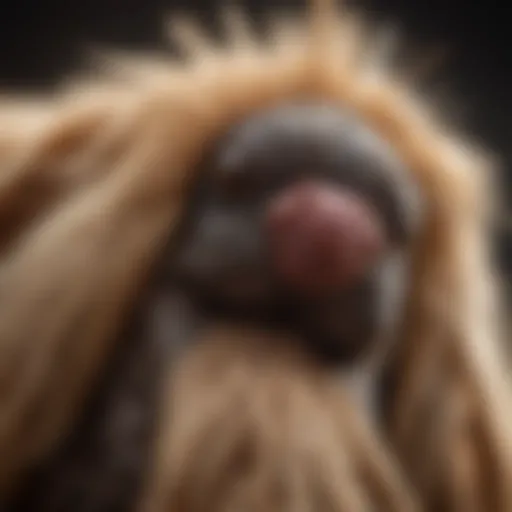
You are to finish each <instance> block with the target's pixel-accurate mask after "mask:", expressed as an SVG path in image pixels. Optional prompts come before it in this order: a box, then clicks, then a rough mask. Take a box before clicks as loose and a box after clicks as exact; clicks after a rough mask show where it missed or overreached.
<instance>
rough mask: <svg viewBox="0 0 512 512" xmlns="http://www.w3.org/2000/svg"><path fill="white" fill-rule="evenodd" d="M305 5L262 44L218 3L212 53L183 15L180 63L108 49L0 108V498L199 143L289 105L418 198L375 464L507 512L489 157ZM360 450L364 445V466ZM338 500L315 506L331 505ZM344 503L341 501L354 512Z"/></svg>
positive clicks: (55, 407) (436, 490)
mask: <svg viewBox="0 0 512 512" xmlns="http://www.w3.org/2000/svg"><path fill="white" fill-rule="evenodd" d="M312 4H313V6H312V7H313V9H312V14H311V16H310V17H309V18H308V19H307V20H306V21H307V22H306V21H305V22H301V21H300V20H296V21H293V22H290V21H289V20H287V19H285V20H283V22H282V23H280V22H279V23H276V24H275V26H274V27H273V28H272V30H270V29H269V33H268V38H267V39H266V40H265V41H263V42H257V41H256V39H255V38H254V37H251V36H250V32H249V31H248V30H247V29H245V28H244V27H243V20H242V19H241V18H240V17H238V16H235V15H233V13H234V11H230V13H231V14H229V15H226V16H225V18H226V20H228V21H229V22H228V24H227V25H228V28H229V31H228V32H229V34H230V35H231V38H232V39H231V43H230V44H228V45H226V46H224V47H215V46H214V45H213V44H212V43H210V42H208V41H206V40H204V39H203V38H202V37H201V36H200V35H199V34H198V33H197V32H196V31H195V30H194V29H193V27H192V26H191V25H190V24H188V23H185V22H181V23H179V24H178V25H177V27H176V30H175V32H174V33H175V34H178V36H179V39H180V41H181V42H182V44H183V48H184V49H185V50H186V52H187V55H188V56H187V58H185V59H181V60H178V61H162V60H161V59H156V58H155V59H152V58H150V57H148V56H144V57H141V58H135V57H127V58H122V57H121V56H119V55H116V56H114V58H113V59H111V61H110V64H111V65H110V66H109V67H108V66H107V67H106V73H105V76H104V77H98V78H93V79H91V80H89V81H84V80H81V81H80V84H79V85H78V86H77V85H73V86H72V87H70V88H69V89H68V90H67V91H60V92H58V93H57V94H56V95H55V96H54V97H53V98H43V99H40V100H27V99H23V98H22V99H17V100H14V99H13V98H11V97H9V96H7V97H5V98H4V99H3V100H2V103H1V106H0V165H1V168H2V173H1V175H0V226H1V227H2V231H1V233H2V236H1V237H0V247H1V248H2V260H1V266H0V290H1V293H2V307H0V393H1V400H0V493H7V492H9V491H10V490H11V489H12V488H13V486H15V485H16V484H17V483H18V482H19V480H20V479H21V478H22V477H23V475H24V472H25V471H26V470H27V469H28V468H30V467H31V466H33V465H34V464H36V463H37V462H38V461H40V460H41V459H42V458H43V457H44V456H45V455H47V454H48V453H49V452H50V451H51V450H53V449H54V447H55V446H56V445H57V443H58V442H59V439H60V437H61V435H62V434H63V433H65V432H66V431H68V430H69V429H71V428H72V426H73V421H74V419H75V417H76V416H77V412H78V411H80V409H81V407H82V403H83V400H84V399H85V398H86V396H87V394H88V391H89V390H90V388H91V386H92V384H93V383H94V379H95V377H96V375H97V374H98V372H99V370H100V368H101V367H102V366H103V365H104V364H105V362H106V361H107V360H108V355H109V353H110V351H111V349H112V348H113V340H115V338H116V336H115V334H116V333H117V332H118V330H119V328H120V326H121V325H122V323H123V322H124V315H125V314H126V313H127V312H128V311H129V308H130V305H131V303H132V302H133V300H134V299H135V297H136V296H137V294H138V292H139V290H140V287H141V286H143V284H144V282H145V279H146V276H147V273H148V271H149V269H150V268H151V266H152V264H153V263H154V261H155V260H156V258H157V256H158V255H159V253H160V251H161V249H162V247H163V245H164V244H165V243H166V241H167V239H168V237H169V236H170V235H171V234H172V231H173V227H174V226H175V225H176V223H177V222H178V221H179V218H180V213H181V211H182V209H183V206H184V204H183V202H184V198H185V192H186V189H187V186H188V183H189V180H190V179H191V178H193V172H191V169H193V168H194V164H195V163H196V161H197V159H198V158H199V156H200V155H201V153H202V151H203V150H204V147H205V145H207V144H208V143H209V142H211V141H212V140H214V139H215V138H216V137H217V136H219V135H220V134H221V133H222V132H223V131H224V130H225V129H226V128H227V127H229V126H230V125H231V124H232V123H233V122H235V121H237V120H239V119H241V118H243V117H246V116H249V115H251V113H253V112H255V111H257V110H259V109H261V108H268V107H269V106H271V105H273V104H278V103H280V102H283V101H288V100H292V99H293V98H296V97H301V96H304V95H307V96H309V97H318V98H322V99H326V100H329V101H331V102H333V103H338V104H340V105H344V106H349V107H351V108H353V109H354V110H355V111H356V112H357V113H358V114H359V115H360V116H361V117H362V118H363V119H365V121H366V122H367V123H368V124H369V125H370V126H372V127H373V128H374V129H375V130H376V131H377V132H378V133H379V134H380V135H381V136H382V137H384V138H385V139H387V140H388V141H389V142H390V143H391V144H392V145H393V146H394V148H395V149H396V151H398V152H399V154H400V155H401V157H402V159H403V160H404V161H405V162H406V163H407V165H408V167H409V168H410V170H411V172H412V173H414V176H415V178H416V179H417V180H418V182H419V183H420V184H421V186H422V189H423V192H424V194H425V196H426V199H427V206H428V212H429V213H428V222H427V224H426V225H425V226H424V230H423V232H422V235H421V237H420V240H419V241H418V243H417V247H416V248H415V249H416V254H415V261H414V263H415V271H414V276H413V280H412V283H411V290H410V297H409V300H408V310H407V315H406V317H407V323H406V325H405V326H404V328H403V332H402V335H401V339H400V343H399V353H400V358H399V362H398V364H397V367H396V369H395V374H396V379H397V383H396V392H395V393H394V395H393V396H392V400H391V405H390V407H389V410H387V411H385V412H386V414H385V416H386V421H387V425H386V428H385V429H384V432H383V434H384V435H385V437H386V438H387V439H388V442H389V447H390V448H389V450H387V451H388V452H389V454H388V456H389V457H390V460H391V459H392V460H396V467H397V472H398V473H401V474H402V475H406V477H407V481H408V486H409V488H410V489H414V493H415V494H416V495H417V498H416V500H417V506H418V507H419V508H420V509H425V510H447V511H459V510H460V511H464V512H472V511H475V512H480V511H486V512H487V511H489V510H492V511H495V512H509V511H510V510H512V408H511V407H510V396H511V395H510V388H509V382H508V376H507V361H506V359H505V357H504V356H503V354H502V347H501V346H500V343H499V338H500V333H499V328H498V327H499V325H500V319H499V315H498V314H497V303H496V293H495V285H494V276H493V275H492V269H491V265H490V263H489V261H488V259H489V258H488V255H487V254H486V246H487V244H486V240H485V237H486V235H487V233H486V230H485V226H486V222H487V216H488V214H489V206H490V203H491V202H492V200H493V198H494V195H493V192H492V190H491V187H490V183H489V177H490V174H491V168H492V166H491V165H490V163H489V159H488V158H487V156H486V155H484V154H483V153H482V152H480V151H476V150H475V149H474V148H473V147H472V146H470V145H469V144H466V143H464V141H463V140H462V139H461V138H460V137H456V136H454V135H453V134H452V133H451V132H450V130H449V129H448V128H447V127H446V126H444V125H443V124H442V123H441V122H440V121H439V120H438V119H436V118H435V116H434V115H433V113H432V109H431V108H430V106H429V105H428V102H425V101H422V100H420V99H419V98H418V97H417V95H416V93H415V92H414V87H412V84H411V83H410V82H408V81H407V80H406V78H405V77H403V76H400V75H399V74H396V73H395V72H393V71H392V69H391V68H390V67H389V66H388V64H387V63H386V62H384V61H382V60H380V59H379V58H377V54H378V52H372V51H371V50H372V45H371V42H372V38H371V37H370V35H369V34H368V33H367V32H365V30H364V26H363V24H362V23H361V22H360V18H358V17H356V16H353V15H351V14H350V13H343V12H341V11H338V10H336V9H335V7H334V6H333V5H332V3H331V2H329V1H328V0H317V1H313V2H312ZM377 46H378V45H377ZM373 48H374V49H375V46H374V47H373ZM491 206H492V205H491ZM280 361H281V362H282V363H283V365H284V366H285V367H284V368H283V372H284V375H287V374H290V372H291V375H293V378H291V379H290V381H288V382H287V383H286V385H287V386H290V387H291V388H293V387H295V385H297V386H299V387H301V386H305V387H304V388H301V389H303V390H304V395H303V398H304V400H305V401H306V402H307V403H308V404H309V405H307V406H306V407H305V410H310V411H313V410H317V409H318V410H319V411H320V410H321V411H322V412H326V410H327V409H326V408H325V406H324V405H321V403H320V402H321V401H322V400H323V399H322V398H321V396H319V394H318V392H317V391H313V388H311V389H309V390H308V384H307V382H308V379H309V377H308V375H309V372H310V371H311V370H310V369H309V368H308V369H305V370H304V372H302V375H303V376H304V379H305V380H304V383H303V384H300V383H299V381H300V379H299V378H298V377H297V375H298V373H300V372H297V371H296V370H295V369H293V368H292V367H286V365H285V364H284V363H285V362H286V361H285V360H283V359H281V360H280ZM237 364H238V363H237ZM235 366H236V365H235ZM286 368H288V370H286ZM301 378H302V377H301ZM191 385H193V384H191ZM191 389H192V390H193V388H191ZM316 389H318V388H315V390H316ZM320 389H325V390H326V393H327V395H328V396H329V397H330V396H332V395H331V391H330V388H329V387H328V386H326V387H324V388H320ZM190 392H192V391H190ZM187 393H188V391H187ZM298 396H300V393H299V392H298ZM310 398H311V399H310ZM313 398H314V399H313ZM195 399H198V397H197V396H195ZM317 400H318V402H316V401H317ZM326 400H327V403H331V404H334V402H335V401H336V400H333V401H332V402H331V401H330V400H331V399H330V398H326ZM201 403H202V402H201ZM315 403H316V404H315ZM308 408H309V409H308ZM339 408H342V409H343V411H345V412H346V414H343V413H342V412H340V411H339V410H338V411H335V410H332V412H331V413H329V414H330V415H331V416H330V419H328V422H330V425H331V426H330V427H329V428H333V425H335V424H338V423H337V421H338V420H337V419H336V420H335V418H339V416H340V414H341V415H342V416H343V417H347V418H348V417H349V416H350V415H351V414H352V413H351V412H350V410H351V407H350V405H349V403H348V402H345V401H343V400H341V401H340V402H339ZM204 414H206V412H205V413H204ZM354 414H356V413H354ZM206 420H207V418H206V417H205V421H206ZM270 420H271V419H270V418H269V421H270ZM271 421H273V420H271ZM276 421H277V420H276ZM347 421H348V420H347ZM235 423H236V422H235ZM169 428H170V427H169ZM171 430H172V429H171ZM342 432H344V429H341V430H340V433H342ZM372 435H373V434H372ZM319 442H320V441H319ZM336 443H338V441H336ZM339 443H340V444H339V445H338V447H336V446H333V450H332V452H329V453H331V457H336V456H339V457H340V460H338V463H339V464H342V463H343V460H342V459H343V457H345V456H346V457H348V456H349V453H348V452H347V454H344V453H342V452H344V449H343V447H345V446H347V444H346V442H344V441H343V442H342V441H339ZM361 443H363V445H365V444H364V443H365V442H363V441H361ZM375 443H377V446H378V442H377V441H375ZM375 443H374V444H373V445H365V446H366V448H367V450H368V453H367V455H366V460H367V461H371V460H372V457H373V453H375V457H377V456H378V453H377V452H379V449H378V448H375V450H374V447H375ZM319 450H320V448H319ZM322 450H323V448H322ZM327 452H328V450H324V451H323V452H322V453H323V454H324V455H325V457H328V456H329V455H328V453H327ZM160 455H162V456H163V457H164V458H165V454H160ZM319 456H320V455H319ZM326 461H327V459H326ZM390 471H391V470H390ZM347 474H348V473H347ZM302 476H303V477H304V475H302ZM352 476H353V475H352ZM352 476H351V478H352ZM158 478H159V477H158V476H157V475H155V479H156V480H158ZM397 478H398V477H397ZM331 483H333V482H331ZM169 485H171V483H169ZM354 485H355V484H354ZM150 487H151V486H150ZM398 487H400V486H398ZM342 488H343V489H349V487H347V486H346V485H343V486H342ZM356 488H357V485H355V487H354V491H353V493H356V490H355V489H356ZM198 492H200V491H199V490H198ZM350 492H351V491H350V490H346V493H347V495H350ZM354 495H355V494H354ZM338 498H339V499H338V500H337V501H336V500H335V501H334V502H332V503H331V504H330V505H329V507H331V508H332V510H339V511H344V510H347V506H348V505H347V506H345V505H346V501H343V499H345V498H344V497H343V496H341V495H338ZM213 499H214V497H213V496H212V500H213ZM361 499H362V498H361ZM358 503H359V505H357V507H359V508H357V507H356V506H355V505H351V506H350V507H352V508H350V510H367V508H364V507H365V506H366V505H364V504H363V503H362V501H361V500H360V501H359V502H358ZM401 503H405V502H401ZM210 506H211V510H213V509H214V508H215V506H216V504H215V503H213V501H212V502H210ZM219 506H220V505H219ZM329 507H327V505H326V508H329ZM297 509H300V506H299V505H297ZM398 509H399V508H390V510H398ZM412 509H413V508H412V505H411V507H409V506H408V505H407V506H406V505H403V506H402V508H401V510H412ZM185 510H188V509H185ZM191 510H192V509H191ZM209 510H210V509H209ZM226 510H227V509H226Z"/></svg>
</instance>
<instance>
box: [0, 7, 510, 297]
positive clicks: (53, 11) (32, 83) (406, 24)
mask: <svg viewBox="0 0 512 512" xmlns="http://www.w3.org/2000/svg"><path fill="white" fill-rule="evenodd" d="M239 3H241V4H242V5H243V6H244V7H245V8H246V9H247V10H248V11H249V12H250V13H251V15H252V16H253V19H254V20H255V21H256V22H258V21H261V20H263V19H264V18H265V15H268V13H269V12H271V10H272V9H275V8H295V7H300V6H301V5H302V4H303V3H304V2H298V1H295V2H293V1H287V2H284V1H278V0H251V1H249V0H245V1H244V0H241V1H240V2H239ZM351 3H354V2H351ZM358 4H360V5H362V6H363V8H364V9H365V10H366V11H367V12H368V13H369V14H370V15H371V16H372V17H375V18H377V19H380V20H384V21H386V22H391V23H393V24H395V25H397V26H398V27H399V28H400V30H401V32H402V33H403V34H404V35H405V37H406V40H407V41H409V42H411V43H414V44H415V45H416V46H418V47H419V48H429V47H446V48H447V49H448V52H449V53H448V57H449V60H448V61H447V65H446V66H445V67H444V68H443V69H442V73H440V74H439V76H438V77H437V79H436V81H435V83H433V84H432V87H433V88H434V90H435V92H436V94H437V95H441V96H447V97H448V98H449V97H452V98H454V99H455V100H456V102H457V103H458V104H460V105H462V106H463V107H464V109H463V123H464V125H465V128H466V129H467V130H468V131H469V132H471V133H473V134H475V135H476V136H478V137H479V138H481V139H483V140H484V141H485V143H486V144H487V145H488V146H489V147H490V148H491V149H493V150H494V151H496V152H497V154H498V156H499V157H501V158H502V160H503V163H504V166H503V173H502V176H501V178H502V180H503V184H504V188H503V190H504V191H505V194H506V197H507V203H510V204H512V202H511V201H512V103H511V96H512V23H511V22H512V14H511V12H512V11H510V9H508V8H507V6H506V4H505V3H502V4H501V6H500V5H499V4H498V3H496V4H494V3H492V2H491V1H489V0H487V1H485V0H466V1H461V0H361V1H359V2H358ZM220 5H221V3H220V2H219V1H218V0H83V1H77V0H10V1H9V0H4V1H3V2H2V6H1V7H0V12H1V16H0V40H1V43H0V88H1V89H4V90H5V89H11V90H20V89H23V90H26V89H34V88H35V89H38V88H49V87H50V88H51V87H52V86H53V85H54V84H55V83H56V82H57V81H58V80H59V79H60V78H61V77H62V76H63V75H65V74H68V73H69V72H71V71H77V70H80V69H82V68H83V65H84V48H85V47H86V45H87V44H88V43H95V44H97V45H100V46H107V47H115V48H122V49H153V48H160V47H162V46H163V40H164V39H163V37H162V33H163V31H162V26H163V24H164V21H165V18H166V15H168V14H172V13H173V12H175V11H179V12H183V11H185V12H191V13H194V14H195V15H197V16H198V17H200V18H201V19H202V20H203V22H204V23H205V24H206V26H209V27H210V28H211V29H215V28H216V19H215V13H216V12H218V9H219V6H220ZM459 122H460V121H459ZM511 210H512V208H511ZM511 225H512V223H511ZM496 247H497V248H498V252H497V254H498V256H499V259H500V266H501V269H502V271H503V276H504V283H506V284H508V285H509V286H510V283H509V281H512V280H511V279H510V278H509V276H510V277H512V233H509V232H508V231H507V230H506V229H498V233H497V236H496ZM510 290H511V291H512V286H510Z"/></svg>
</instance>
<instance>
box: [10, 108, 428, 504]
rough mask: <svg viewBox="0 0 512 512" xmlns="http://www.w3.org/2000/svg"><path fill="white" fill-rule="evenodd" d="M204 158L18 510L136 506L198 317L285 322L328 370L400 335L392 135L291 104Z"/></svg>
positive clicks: (401, 211)
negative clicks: (83, 402) (135, 297)
mask: <svg viewBox="0 0 512 512" xmlns="http://www.w3.org/2000/svg"><path fill="white" fill-rule="evenodd" d="M312 169H313V170H314V171H311V170H312ZM201 170H204V172H201V176H200V178H199V180H198V183H197V188H196V190H195V191H193V193H192V196H191V198H190V202H189V203H190V205H189V211H188V212H186V216H185V220H184V222H183V226H182V229H181V230H180V232H179V233H178V235H177V237H176V238H175V239H173V240H172V243H170V246H169V249H168V251H167V254H165V255H164V258H163V261H162V262H161V263H159V264H158V265H156V267H155V274H154V281H153V283H152V284H150V285H149V286H148V290H147V293H146V294H145V296H144V297H143V298H142V299H141V304H139V306H138V307H137V308H136V309H135V311H134V313H133V318H132V320H131V321H129V322H127V325H126V331H125V332H124V333H122V335H121V337H120V342H119V344H118V351H117V355H116V357H115V358H114V360H113V361H112V363H111V364H110V365H109V367H108V368H107V370H106V372H105V376H104V379H103V382H101V383H100V385H99V387H98V389H97V390H96V391H95V393H94V396H92V397H91V401H90V403H89V404H88V407H87V408H86V410H85V411H84V415H83V417H82V418H79V420H78V425H77V427H76V429H75V431H74V432H73V433H72V435H71V436H70V437H69V439H66V440H64V442H63V444H62V447H61V450H60V451H59V453H57V454H55V456H53V457H52V458H51V460H49V461H47V463H46V464H44V465H43V467H41V468H38V469H37V470H36V471H34V474H33V475H32V477H31V478H29V480H28V482H27V483H26V485H25V486H23V487H22V488H21V489H20V493H19V496H18V497H17V499H16V500H14V503H12V504H11V505H10V506H9V507H7V508H6V510H8V511H9V512H36V511H37V512H65V511H66V512H67V511H73V512H130V511H132V510H134V508H133V507H134V504H135V503H136V501H137V500H136V498H137V496H138V494H139V492H140V490H141V488H142V487H141V486H142V485H143V478H144V477H145V476H146V475H147V468H148V466H147V463H148V455H149V454H150V450H151V446H152V440H153V439H154V428H155V419H156V415H157V413H158V407H159V406H158V403H159V402H158V399H159V389H160V387H161V383H162V378H163V376H164V375H166V374H167V373H168V372H169V371H172V368H171V366H172V364H173V361H175V358H176V355H177V354H179V353H180V352H181V351H183V350H186V349H187V346H190V344H191V343H193V340H194V332H195V329H196V327H198V326H200V325H203V324H205V323H208V322H210V321H215V320H218V319H227V320H229V321H231V322H246V323H247V322H248V323H250V322H258V323H259V324H261V323H263V324H264V325H265V326H268V327H272V326H274V324H276V325H278V326H279V327H280V328H286V329H288V330H290V331H293V332H294V333H295V334H299V335H300V336H299V337H300V338H301V339H302V340H303V343H304V346H305V347H306V350H308V352H310V353H311V355H314V356H319V357H321V359H322V360H323V361H324V362H325V363H326V364H328V365H330V366H329V368H331V367H332V369H333V371H339V370H340V368H341V369H343V368H346V367H351V366H352V365H353V364H355V363H356V362H357V361H359V360H360V359H361V358H362V357H364V356H365V354H367V353H368V352H369V351H371V348H372V346H373V345H374V344H375V343H376V340H377V341H378V342H389V340H388V341H385V340H387V339H388V338H390V339H391V338H392V337H393V332H394V331H393V329H394V322H395V320H399V318H400V315H401V311H402V308H403V302H402V299H403V296H402V294H401V291H402V290H404V289H405V286H406V284H407V280H408V273H407V272H408V269H407V267H406V266H405V264H403V263H402V261H406V259H407V256H408V253H409V243H410V240H411V238H412V237H413V235H414V233H415V231H416V229H417V225H418V218H417V216H418V208H417V207H418V206H419V203H418V197H417V196H416V195H415V188H414V184H412V183H411V182H410V180H409V178H408V173H407V172H406V170H404V169H403V166H402V164H401V163H400V162H399V160H398V159H397V158H396V157H394V156H393V154H392V151H391V150H390V149H389V148H387V147H386V145H385V143H384V142H383V141H381V140H380V139H379V138H378V137H377V136H376V135H374V134H372V133H371V132H369V130H367V129H366V128H365V127H364V125H363V124H362V123H361V122H360V121H358V120H357V119H355V118H354V117H353V116H351V115H349V114H347V113H345V112H343V111H339V110H338V109H336V108H331V107H329V106H326V105H317V104H314V103H313V104H299V105H291V106H284V107H279V108H277V109H275V110H272V111H269V112H266V113H262V114H261V115H258V116H256V117H255V118H253V119H249V120H247V121H246V122H245V123H242V124H241V125H240V126H237V127H234V129H233V130H232V132H230V133H229V134H227V137H225V138H224V139H223V140H221V141H219V142H218V144H217V145H216V147H215V148H213V151H212V153H211V154H209V155H207V157H206V158H205V161H204V162H203V164H202V166H201ZM311 173H312V174H311ZM304 183H306V185H304ZM308 183H309V185H308ZM283 212H284V213H283ZM308 223H310V225H308ZM311 226H312V227H311ZM322 230H323V231H322ZM300 244H303V245H304V246H305V249H304V252H302V253H301V254H302V255H301V256H300V258H298V260H296V261H298V263H295V264H292V262H291V259H290V258H292V256H293V253H294V252H295V253H296V252H297V247H298V245H300ZM308 251H310V252H308ZM308 254H309V256H308ZM396 254H398V255H399V256H401V257H403V259H399V260H396V261H398V264H397V265H393V264H390V262H391V263H393V261H395V260H393V258H394V257H395V256H396ZM311 255H313V256H311ZM315 258H320V259H321V260H323V261H324V264H323V266H322V265H320V266H319V267H318V266H317V268H316V269H315V268H313V269H311V265H312V261H313V260H314V259H315ZM325 262H327V263H325ZM293 265H296V266H295V267H293ZM297 289H300V290H301V293H300V294H299V293H296V292H297ZM390 305H391V307H389V306H390ZM380 377H381V375H380V374H379V375H375V381H376V383H377V381H378V379H380ZM375 392H377V388H376V390H375ZM372 403H375V404H377V405H378V404H379V400H378V399H375V400H372Z"/></svg>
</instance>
